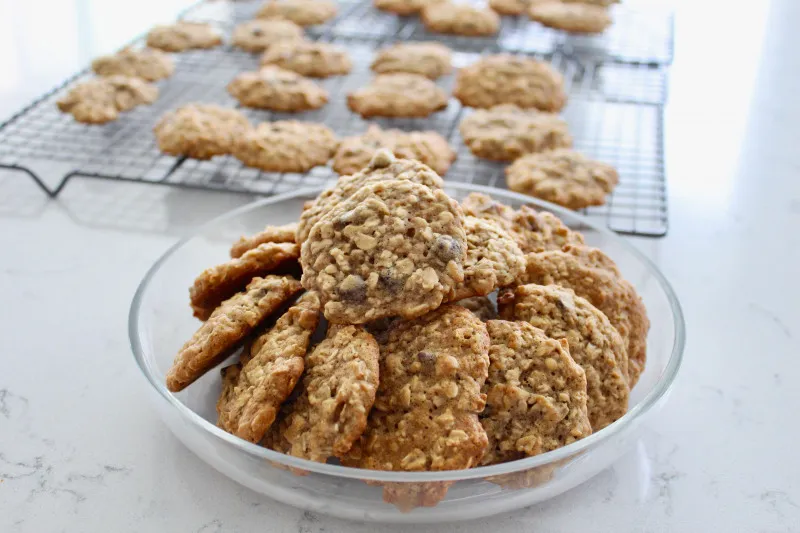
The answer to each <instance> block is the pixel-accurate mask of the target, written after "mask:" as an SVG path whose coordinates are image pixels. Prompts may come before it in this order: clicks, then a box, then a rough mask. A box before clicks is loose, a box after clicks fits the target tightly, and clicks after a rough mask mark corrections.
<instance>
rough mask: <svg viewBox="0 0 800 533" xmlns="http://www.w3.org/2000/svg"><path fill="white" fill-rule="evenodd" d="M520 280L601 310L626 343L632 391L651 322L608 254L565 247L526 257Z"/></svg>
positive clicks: (634, 292)
mask: <svg viewBox="0 0 800 533" xmlns="http://www.w3.org/2000/svg"><path fill="white" fill-rule="evenodd" d="M520 281H521V283H523V284H524V283H536V284H539V285H551V284H556V285H560V286H562V287H566V288H569V289H572V290H573V291H575V294H577V295H578V296H580V297H582V298H585V299H586V300H588V301H589V303H591V304H592V305H593V306H595V307H596V308H598V309H599V310H600V311H602V312H603V313H604V314H605V315H606V316H607V317H608V321H609V322H611V325H612V326H614V327H615V328H616V329H617V331H618V332H619V334H620V335H621V336H622V339H623V341H624V342H625V345H626V350H627V352H628V384H629V386H630V388H631V389H632V388H633V386H634V385H635V384H636V381H637V380H638V379H639V375H640V374H641V373H642V371H644V367H645V363H646V360H647V331H648V330H649V329H650V320H649V319H648V318H647V310H646V309H645V307H644V303H643V302H642V299H641V298H640V297H639V295H638V294H636V290H635V289H634V288H633V286H632V285H631V284H630V283H628V282H627V281H626V280H625V279H623V278H622V275H621V274H620V272H619V270H618V269H617V267H616V265H615V264H614V262H613V261H612V260H611V259H610V258H609V257H608V256H607V255H605V254H604V253H603V252H601V251H600V250H598V249H597V248H590V247H588V246H565V247H564V249H563V251H549V252H542V253H538V254H528V255H527V265H526V270H525V274H524V275H523V276H522V279H521V280H520Z"/></svg>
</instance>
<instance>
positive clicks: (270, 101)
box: [228, 65, 328, 112]
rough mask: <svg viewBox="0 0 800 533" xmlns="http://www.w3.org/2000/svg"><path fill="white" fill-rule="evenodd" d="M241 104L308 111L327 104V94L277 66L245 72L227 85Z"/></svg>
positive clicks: (281, 109) (274, 109) (272, 108)
mask: <svg viewBox="0 0 800 533" xmlns="http://www.w3.org/2000/svg"><path fill="white" fill-rule="evenodd" d="M228 92H229V93H230V94H231V96H233V97H234V98H236V99H237V100H238V101H239V103H241V104H242V105H244V106H247V107H254V108H256V109H267V110H270V111H286V112H296V111H308V110H311V109H319V108H320V107H322V106H324V105H325V104H326V103H328V92H327V91H326V90H325V89H323V88H322V87H320V86H319V85H317V84H316V83H314V82H313V81H311V80H309V79H308V78H304V77H303V76H301V75H300V74H298V73H296V72H292V71H291V70H286V69H283V68H280V67H276V66H274V65H267V66H265V67H261V69H260V70H258V71H257V72H244V73H242V74H239V75H238V76H236V77H235V78H234V79H233V81H231V82H230V83H229V84H228Z"/></svg>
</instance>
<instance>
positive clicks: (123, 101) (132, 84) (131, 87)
mask: <svg viewBox="0 0 800 533" xmlns="http://www.w3.org/2000/svg"><path fill="white" fill-rule="evenodd" d="M157 98H158V87H156V86H155V85H152V84H150V83H147V82H146V81H144V80H142V79H140V78H134V77H130V76H120V75H114V76H106V77H102V78H94V79H91V80H88V81H84V82H81V83H79V84H77V85H75V86H74V87H72V88H71V89H70V90H69V92H68V93H67V94H66V95H65V96H64V97H62V98H60V99H59V100H58V101H57V102H56V104H57V105H58V109H60V110H61V111H62V112H64V113H70V114H71V115H72V116H73V117H74V118H75V120H77V121H78V122H83V123H86V124H105V123H106V122H111V121H113V120H117V118H119V114H120V113H121V112H123V111H130V110H131V109H133V108H134V107H136V106H140V105H146V104H152V103H153V102H155V101H156V99H157Z"/></svg>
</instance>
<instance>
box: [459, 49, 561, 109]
mask: <svg viewBox="0 0 800 533" xmlns="http://www.w3.org/2000/svg"><path fill="white" fill-rule="evenodd" d="M453 96H455V97H456V98H458V99H459V100H460V101H461V103H462V104H464V105H465V106H469V107H480V108H487V107H494V106H496V105H500V104H514V105H517V106H519V107H522V108H536V109H539V110H541V111H549V112H557V111H560V110H561V108H563V107H564V104H566V102H567V95H566V94H565V93H564V79H563V77H562V76H561V74H559V73H558V72H557V71H556V70H555V69H554V68H553V67H552V65H550V63H546V62H544V61H539V60H536V59H532V58H527V57H520V56H514V55H511V54H496V55H489V56H485V57H483V58H481V59H480V60H478V61H476V62H475V63H473V64H471V65H469V66H467V67H464V68H462V69H460V70H459V71H458V76H457V77H456V86H455V89H454V90H453Z"/></svg>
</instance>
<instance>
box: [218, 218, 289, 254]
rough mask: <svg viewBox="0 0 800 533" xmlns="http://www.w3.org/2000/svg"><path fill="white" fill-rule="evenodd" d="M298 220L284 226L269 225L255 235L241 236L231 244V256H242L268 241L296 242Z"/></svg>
mask: <svg viewBox="0 0 800 533" xmlns="http://www.w3.org/2000/svg"><path fill="white" fill-rule="evenodd" d="M296 234H297V222H292V223H290V224H284V225H283V226H267V227H266V228H264V229H263V230H261V231H259V232H258V233H256V234H255V235H251V236H249V237H244V236H242V237H240V238H239V240H238V241H236V242H235V243H234V245H233V246H231V257H233V258H236V257H241V256H243V255H244V253H245V252H247V251H249V250H252V249H253V248H256V247H257V246H259V245H261V244H264V243H266V242H275V243H279V242H296Z"/></svg>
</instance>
